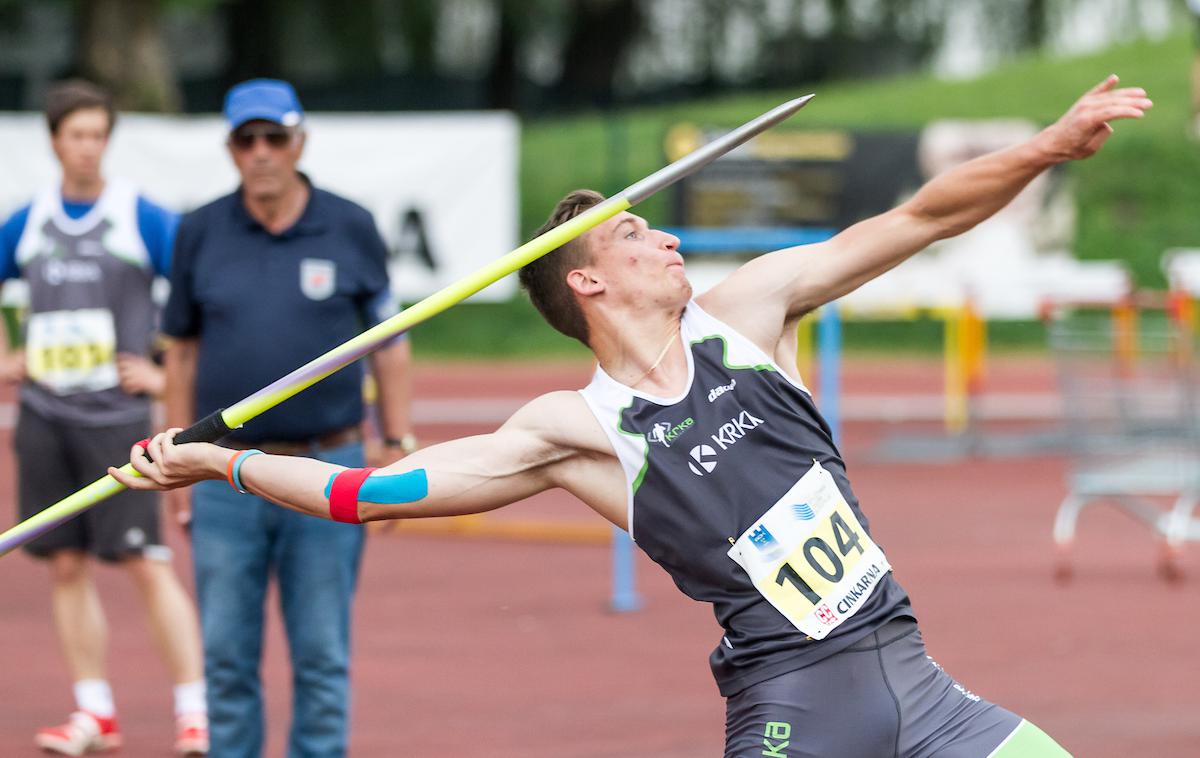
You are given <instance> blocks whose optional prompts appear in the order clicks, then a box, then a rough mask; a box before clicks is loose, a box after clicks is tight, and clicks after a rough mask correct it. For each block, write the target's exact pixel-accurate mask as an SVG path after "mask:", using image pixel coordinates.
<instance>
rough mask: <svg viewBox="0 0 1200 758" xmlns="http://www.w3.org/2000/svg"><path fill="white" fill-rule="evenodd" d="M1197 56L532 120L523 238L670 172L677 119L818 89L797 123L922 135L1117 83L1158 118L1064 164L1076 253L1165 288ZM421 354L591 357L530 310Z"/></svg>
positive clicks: (469, 315)
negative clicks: (550, 219) (1112, 262)
mask: <svg viewBox="0 0 1200 758" xmlns="http://www.w3.org/2000/svg"><path fill="white" fill-rule="evenodd" d="M1193 54H1194V52H1193V47H1192V43H1191V40H1190V38H1189V37H1188V36H1187V35H1186V34H1182V33H1181V34H1177V35H1174V36H1172V37H1170V38H1167V39H1165V40H1162V41H1156V42H1150V41H1139V42H1134V43H1130V44H1125V45H1120V46H1116V47H1113V48H1111V49H1109V50H1107V51H1104V52H1103V53H1099V54H1096V55H1091V56H1086V57H1080V58H1073V59H1069V60H1061V59H1050V58H1044V57H1039V56H1030V57H1027V58H1022V59H1019V60H1016V61H1013V62H1011V63H1009V64H1007V65H1005V66H1003V67H1000V68H998V69H997V70H995V71H993V72H991V73H989V74H987V75H986V76H983V77H980V78H977V79H973V80H969V81H942V80H938V79H935V78H933V77H930V76H927V75H912V76H904V77H898V78H892V79H880V80H874V81H868V82H833V83H825V84H822V85H820V86H813V87H808V86H804V85H798V86H797V87H795V88H794V89H791V90H788V91H776V92H755V93H751V94H747V95H739V96H732V97H723V98H718V99H714V100H706V101H702V102H694V103H681V104H673V105H669V106H663V107H655V108H640V109H634V110H628V111H623V112H620V113H616V114H611V113H610V114H599V113H596V114H585V115H578V116H571V117H558V118H547V119H534V120H527V121H526V122H525V124H524V125H523V129H522V138H521V177H520V186H521V229H522V230H523V232H524V233H525V234H526V235H528V234H529V233H531V232H532V231H533V230H534V229H536V228H537V227H538V226H539V225H540V224H541V223H542V221H543V220H544V219H545V217H546V215H547V214H548V213H549V211H550V209H551V208H552V207H553V206H554V203H555V202H556V201H557V200H558V198H559V197H561V196H562V195H563V194H565V193H566V192H568V191H570V190H572V189H575V188H577V187H592V188H595V189H599V190H600V191H602V192H605V193H613V192H616V191H618V190H621V189H623V188H624V187H626V186H628V185H629V184H632V183H633V182H634V181H636V180H638V179H640V178H641V177H643V176H645V175H647V174H649V173H651V172H652V171H654V170H656V169H657V168H659V167H660V166H662V165H663V162H664V156H663V149H662V145H663V138H664V136H665V134H666V132H667V130H668V129H669V128H670V127H671V126H673V125H675V124H677V123H679V122H681V121H690V122H694V123H696V124H699V125H703V126H718V127H719V126H734V125H737V124H740V123H743V122H744V121H746V120H748V119H750V118H752V117H754V116H756V115H758V114H759V113H762V112H763V111H766V110H768V109H769V108H772V107H774V106H775V105H777V104H778V103H780V102H782V101H784V100H787V99H790V98H792V97H795V96H797V95H800V94H805V93H807V92H816V93H817V98H816V100H814V101H813V103H812V104H811V105H810V106H808V107H807V108H805V109H804V111H802V112H801V113H800V114H799V115H798V116H796V117H795V119H794V121H793V123H794V124H796V125H797V126H803V127H847V128H856V129H871V128H880V129H883V128H919V127H921V126H922V125H923V124H925V123H927V122H929V121H931V120H934V119H939V118H1010V117H1019V118H1029V119H1033V120H1034V121H1036V122H1038V123H1042V124H1049V123H1051V122H1053V121H1054V120H1055V119H1057V118H1058V117H1059V116H1060V115H1061V114H1062V112H1063V111H1065V110H1066V108H1067V107H1068V106H1069V105H1070V104H1071V103H1072V102H1073V101H1074V100H1075V98H1077V97H1078V96H1079V95H1080V94H1081V93H1082V92H1083V91H1084V90H1085V89H1087V88H1088V87H1090V86H1092V85H1093V84H1095V83H1096V82H1098V81H1100V80H1101V79H1102V78H1104V76H1106V75H1107V74H1109V73H1116V74H1119V75H1120V76H1121V78H1122V82H1123V83H1124V84H1127V85H1138V86H1142V87H1145V88H1146V89H1147V90H1148V92H1149V93H1150V96H1151V98H1152V99H1153V100H1154V102H1155V107H1154V109H1153V110H1152V111H1150V113H1149V115H1148V116H1147V117H1146V118H1145V119H1144V120H1143V121H1141V122H1139V123H1130V122H1122V123H1119V124H1118V125H1117V133H1116V134H1114V135H1113V137H1112V138H1111V139H1110V140H1109V142H1108V144H1107V145H1106V146H1105V148H1104V150H1103V151H1102V152H1101V154H1100V155H1098V156H1097V157H1095V158H1093V159H1091V160H1087V161H1082V162H1079V163H1073V164H1070V165H1069V166H1068V168H1067V170H1068V172H1069V174H1068V175H1069V176H1070V177H1071V180H1072V181H1073V183H1074V186H1075V191H1076V198H1077V202H1078V208H1079V216H1078V228H1077V231H1076V255H1078V256H1079V257H1080V258H1093V259H1111V258H1120V259H1123V260H1125V261H1127V262H1128V264H1129V266H1130V268H1131V270H1132V271H1133V273H1134V275H1135V277H1136V279H1137V281H1138V283H1139V285H1141V286H1143V287H1157V288H1161V287H1162V286H1163V276H1162V272H1161V270H1160V268H1159V259H1160V257H1161V255H1162V252H1163V251H1164V250H1165V249H1166V248H1168V247H1175V246H1193V245H1195V246H1200V212H1198V210H1197V209H1200V145H1197V144H1196V143H1195V142H1193V141H1191V140H1190V139H1189V138H1188V137H1187V128H1188V121H1189V119H1190V111H1191V106H1190V104H1189V92H1190V87H1191V85H1190V81H1189V72H1190V67H1191V62H1192V56H1193ZM638 213H640V214H641V215H643V216H645V217H646V218H647V220H649V221H650V222H651V223H652V224H664V223H666V222H667V221H668V218H667V197H666V195H665V194H663V195H659V196H656V197H653V198H650V199H649V200H647V201H646V202H645V203H643V204H642V205H641V206H639V207H638ZM989 332H990V345H991V346H992V348H993V349H1001V350H1002V349H1028V348H1033V347H1038V346H1040V345H1041V344H1042V343H1043V334H1042V330H1041V328H1040V326H1039V325H1038V324H1036V323H1033V322H1015V323H1000V322H997V323H993V324H992V325H991V328H990V330H989ZM845 337H846V340H845V341H846V345H847V347H848V349H850V350H856V349H862V350H870V351H873V352H874V351H878V350H899V351H914V350H915V351H923V352H926V351H928V352H932V351H937V350H939V349H940V346H941V331H940V325H939V324H937V323H936V322H931V321H927V322H923V321H918V322H885V321H868V322H862V323H850V324H847V325H846V329H845ZM414 345H415V346H416V348H417V349H418V350H419V351H420V353H421V354H438V355H443V356H447V355H460V356H464V357H469V356H473V355H479V356H489V357H491V356H511V357H521V356H530V355H562V356H570V355H580V354H583V353H582V348H579V347H577V346H576V345H575V343H574V342H572V341H571V340H569V339H567V338H565V337H561V336H559V335H557V333H555V332H553V330H551V329H550V328H549V327H547V326H546V325H545V324H543V323H542V322H541V320H540V318H539V317H538V316H537V314H536V312H534V311H533V309H532V308H531V307H530V306H529V305H528V303H526V302H524V301H523V300H518V301H514V302H511V303H503V304H495V305H475V304H472V305H464V306H459V307H457V308H454V309H452V310H451V311H450V312H448V313H446V314H443V315H441V316H439V317H437V318H436V319H433V320H432V322H430V323H428V324H426V325H422V326H421V327H419V328H418V329H417V332H416V334H415V335H414Z"/></svg>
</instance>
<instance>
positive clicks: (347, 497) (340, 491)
mask: <svg viewBox="0 0 1200 758" xmlns="http://www.w3.org/2000/svg"><path fill="white" fill-rule="evenodd" d="M374 470H375V469H373V468H348V469H346V470H345V471H343V472H341V473H340V474H338V475H337V476H335V477H334V478H333V484H332V486H331V487H330V488H329V517H330V518H332V519H333V520H334V521H341V522H342V523H344V524H361V523H362V521H360V520H359V518H358V491H359V490H360V489H362V486H363V482H365V481H367V477H368V476H370V475H371V472H372V471H374Z"/></svg>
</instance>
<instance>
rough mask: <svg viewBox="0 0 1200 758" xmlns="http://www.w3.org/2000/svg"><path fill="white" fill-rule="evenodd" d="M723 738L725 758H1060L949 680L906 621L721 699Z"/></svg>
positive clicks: (1034, 734)
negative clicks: (724, 741)
mask: <svg viewBox="0 0 1200 758" xmlns="http://www.w3.org/2000/svg"><path fill="white" fill-rule="evenodd" d="M725 740H726V743H725V758H762V757H763V756H767V758H834V757H837V758H842V757H843V756H844V758H988V756H997V757H999V758H1010V756H1011V757H1012V758H1016V757H1017V756H1020V758H1035V757H1036V758H1061V757H1063V756H1067V758H1069V754H1068V753H1067V752H1066V751H1065V750H1063V749H1062V748H1061V747H1059V746H1058V745H1057V744H1056V743H1055V742H1054V741H1053V740H1052V739H1050V738H1049V737H1048V736H1046V734H1045V733H1044V732H1042V731H1041V730H1039V729H1038V728H1037V727H1036V726H1034V725H1033V724H1031V723H1029V722H1027V721H1024V720H1023V719H1022V718H1021V717H1019V716H1016V715H1014V714H1013V713H1010V712H1009V711H1006V710H1005V709H1003V708H1001V707H1000V706H998V705H994V704H992V703H989V702H988V701H986V700H984V699H982V698H980V697H979V696H978V695H976V694H974V693H972V692H970V691H969V690H967V689H966V688H964V687H963V686H962V685H960V684H958V683H957V682H955V681H954V679H952V678H951V677H950V676H949V675H948V674H947V673H946V672H945V671H943V670H942V669H941V667H940V666H938V665H937V664H936V663H934V661H933V659H932V658H930V657H929V656H927V655H926V654H925V643H924V642H923V641H922V640H921V632H920V630H919V629H918V628H917V622H916V621H914V620H912V619H911V618H907V617H905V618H899V619H895V620H892V621H889V622H888V623H886V624H884V625H883V626H882V627H880V628H879V629H878V630H876V631H875V632H872V633H871V634H870V635H868V636H867V637H865V638H864V639H863V640H861V641H859V642H857V643H855V644H854V645H852V646H850V647H849V648H847V649H846V650H843V651H842V652H840V653H837V654H836V655H832V656H830V657H829V658H825V659H823V660H820V661H817V662H816V663H814V664H812V665H811V666H807V667H805V668H802V669H797V670H796V671H792V672H789V673H787V674H782V675H780V676H777V677H775V678H773V679H768V680H767V681H765V682H760V683H759V684H755V685H751V686H750V687H747V688H746V689H744V690H742V691H741V692H739V693H737V694H736V695H733V696H732V697H730V698H729V699H728V701H727V704H726V718H725Z"/></svg>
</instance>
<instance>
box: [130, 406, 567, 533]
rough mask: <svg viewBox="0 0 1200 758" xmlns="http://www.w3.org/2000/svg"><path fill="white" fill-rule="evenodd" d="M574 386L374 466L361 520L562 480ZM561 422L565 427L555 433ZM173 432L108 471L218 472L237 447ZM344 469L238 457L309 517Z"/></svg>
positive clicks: (242, 475)
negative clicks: (488, 424)
mask: <svg viewBox="0 0 1200 758" xmlns="http://www.w3.org/2000/svg"><path fill="white" fill-rule="evenodd" d="M572 396H575V393H569V392H556V393H550V394H548V395H543V396H542V397H539V398H537V399H536V400H534V401H532V402H530V403H529V404H528V405H526V406H525V407H524V408H522V409H521V410H519V411H517V412H516V413H515V414H514V415H513V416H512V417H511V418H510V419H509V420H508V421H507V422H505V423H504V425H503V426H501V427H500V428H499V429H498V430H496V431H495V432H493V433H492V434H485V435H479V436H476V437H465V438H463V439H458V440H452V441H450V442H445V443H442V444H439V445H433V446H431V447H428V448H425V449H423V450H419V451H417V452H415V453H413V454H412V455H410V456H408V457H406V458H404V459H403V460H400V461H397V462H396V463H394V464H392V465H390V466H387V467H385V468H381V469H378V470H377V471H375V472H374V473H373V474H372V475H371V476H370V477H369V478H368V479H367V480H366V483H364V485H363V486H362V487H361V489H360V490H359V501H358V518H359V520H361V521H374V520H381V519H394V518H416V517H423V516H453V515H460V514H464V513H479V512H482V511H487V510H492V509H494V508H498V507H500V506H503V505H507V504H509V503H512V502H516V501H517V500H521V499H523V498H526V497H529V496H530V495H533V494H536V493H537V492H540V491H542V490H545V489H549V488H550V487H553V486H556V485H557V484H559V482H558V481H557V480H556V478H555V468H556V467H557V466H559V465H560V464H562V463H564V462H567V461H570V460H571V459H572V458H574V457H576V456H578V455H580V454H588V451H587V450H581V449H580V448H579V446H578V445H577V444H576V440H575V439H574V437H573V436H572V432H571V425H570V424H563V423H561V421H562V420H565V419H566V418H569V417H570V416H571V415H572V414H571V413H570V412H564V411H567V410H569V409H567V408H565V407H564V406H565V404H567V403H570V402H572V401H573V397H572ZM560 429H561V430H562V431H561V433H560ZM177 432H178V430H171V431H168V432H164V433H162V434H159V435H158V436H156V437H155V438H154V439H153V440H151V441H150V444H149V447H148V450H147V452H149V454H150V456H151V458H152V459H153V461H151V460H149V459H147V458H146V456H145V455H143V454H142V450H141V448H139V447H135V448H134V449H133V451H132V454H131V458H130V460H131V462H132V463H133V467H134V468H135V469H136V470H137V471H138V472H139V473H140V474H141V475H142V476H141V477H135V476H130V475H127V474H124V473H122V472H121V471H120V470H118V469H116V468H110V469H109V470H108V473H109V474H110V475H111V476H113V477H114V478H115V479H117V480H118V481H119V482H121V484H123V485H125V486H126V487H128V488H130V489H137V490H150V489H156V490H162V489H174V488H177V487H184V486H187V485H189V484H193V483H195V482H198V481H202V480H205V479H225V478H226V476H227V471H228V467H229V464H230V460H231V459H232V458H233V457H234V456H235V455H237V454H238V453H239V452H241V451H238V450H230V449H228V448H223V447H220V446H217V445H211V444H207V443H193V444H186V445H175V444H174V443H173V442H172V441H171V440H172V438H173V437H174V436H175V434H176V433H177ZM345 470H346V469H345V467H342V466H336V465H333V464H331V463H325V462H323V461H317V460H313V459H311V458H300V457H295V456H279V455H253V456H250V457H247V458H245V459H244V460H243V461H242V464H241V466H240V470H239V479H240V480H241V483H242V486H243V487H244V488H245V489H246V490H248V491H249V492H252V493H254V494H256V495H259V496H261V497H263V498H266V499H267V500H270V501H272V502H275V503H278V504H279V505H282V506H285V507H288V508H292V509H293V510H297V511H300V512H301V513H306V514H309V515H312V516H318V517H320V518H331V514H330V503H329V494H328V493H329V487H330V482H331V479H332V478H333V477H335V476H336V475H338V474H339V473H341V472H343V471H345Z"/></svg>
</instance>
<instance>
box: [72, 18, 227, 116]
mask: <svg viewBox="0 0 1200 758" xmlns="http://www.w3.org/2000/svg"><path fill="white" fill-rule="evenodd" d="M174 1H175V2H190V3H191V4H194V5H195V4H205V5H207V4H211V3H212V0H174ZM163 5H164V2H163V0H75V2H74V13H75V19H76V24H75V30H76V48H75V49H76V58H77V59H76V62H75V68H76V69H77V73H79V74H81V75H83V76H86V77H88V78H89V79H93V80H95V81H97V82H99V83H101V84H103V85H105V86H106V87H108V88H109V89H111V90H112V92H113V94H114V96H115V97H116V100H117V104H118V106H119V107H121V108H125V109H130V110H142V111H178V110H179V108H180V105H181V96H180V90H179V83H178V81H177V80H176V76H175V71H174V67H173V66H172V64H171V58H170V56H169V55H168V51H167V45H166V40H165V38H164V35H163V24H162V18H163Z"/></svg>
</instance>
